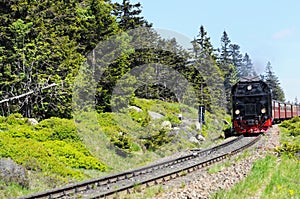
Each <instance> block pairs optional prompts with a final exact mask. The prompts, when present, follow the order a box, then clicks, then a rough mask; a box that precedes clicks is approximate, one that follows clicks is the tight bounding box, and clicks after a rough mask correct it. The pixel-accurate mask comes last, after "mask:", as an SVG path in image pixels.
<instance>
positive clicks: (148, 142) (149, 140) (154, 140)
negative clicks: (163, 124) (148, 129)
mask: <svg viewBox="0 0 300 199" xmlns="http://www.w3.org/2000/svg"><path fill="white" fill-rule="evenodd" d="M171 141H172V137H170V136H169V135H168V132H167V130H165V129H161V130H159V131H155V132H152V133H151V134H150V135H149V136H148V137H146V138H144V140H143V144H144V146H145V147H146V149H148V150H151V151H155V150H157V149H159V148H160V147H162V146H164V145H166V144H168V143H170V142H171Z"/></svg>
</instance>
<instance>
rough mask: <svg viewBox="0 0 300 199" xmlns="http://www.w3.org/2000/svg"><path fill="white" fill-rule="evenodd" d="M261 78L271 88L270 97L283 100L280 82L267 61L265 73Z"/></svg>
mask: <svg viewBox="0 0 300 199" xmlns="http://www.w3.org/2000/svg"><path fill="white" fill-rule="evenodd" d="M263 79H264V80H265V82H266V83H267V84H268V86H269V87H270V88H271V90H272V99H274V100H279V101H282V102H284V101H285V97H284V92H283V90H282V88H281V87H280V82H279V79H278V77H277V76H276V75H275V73H274V72H273V69H272V65H271V62H268V63H267V66H266V69H265V75H264V76H263Z"/></svg>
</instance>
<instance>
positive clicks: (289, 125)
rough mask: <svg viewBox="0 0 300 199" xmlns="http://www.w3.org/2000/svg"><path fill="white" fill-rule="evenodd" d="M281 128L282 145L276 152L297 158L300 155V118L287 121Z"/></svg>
mask: <svg viewBox="0 0 300 199" xmlns="http://www.w3.org/2000/svg"><path fill="white" fill-rule="evenodd" d="M279 126H280V128H281V142H282V144H281V146H280V147H277V148H276V151H277V152H279V153H281V154H282V153H284V154H287V155H288V156H289V157H295V155H296V154H299V153H300V118H299V117H295V118H293V119H291V120H286V121H284V122H282V123H281V124H280V125H279Z"/></svg>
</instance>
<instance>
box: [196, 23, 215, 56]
mask: <svg viewBox="0 0 300 199" xmlns="http://www.w3.org/2000/svg"><path fill="white" fill-rule="evenodd" d="M197 43H198V44H199V46H200V53H201V56H202V57H203V58H212V59H213V60H216V56H215V55H214V54H213V52H214V48H213V45H212V44H211V42H210V37H209V36H208V35H207V32H206V31H205V29H204V27H203V25H201V26H200V30H199V34H198V36H197Z"/></svg>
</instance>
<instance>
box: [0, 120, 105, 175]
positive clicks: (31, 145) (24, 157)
mask: <svg viewBox="0 0 300 199" xmlns="http://www.w3.org/2000/svg"><path fill="white" fill-rule="evenodd" d="M0 124H1V126H2V127H4V126H5V128H2V130H1V132H0V157H7V158H8V157H9V158H11V159H12V160H14V161H15V162H17V163H18V164H21V165H23V166H25V167H26V168H27V169H28V170H34V171H40V172H45V173H50V174H51V175H54V176H57V177H60V178H61V177H63V178H64V179H65V180H68V179H74V178H75V179H83V178H84V173H83V172H82V171H80V170H78V169H94V170H98V171H105V170H106V168H107V167H106V166H105V165H104V164H103V163H101V162H100V161H99V160H97V159H96V158H94V157H93V156H91V154H90V152H89V151H88V150H87V149H86V147H85V146H84V145H83V143H82V142H81V141H80V138H79V136H78V135H77V132H76V128H75V125H74V123H73V121H72V120H67V119H60V118H50V119H47V120H44V121H42V122H40V123H39V124H38V125H36V126H31V125H29V124H27V121H26V119H25V118H22V117H21V116H20V115H17V114H14V115H11V116H9V117H6V118H4V117H0Z"/></svg>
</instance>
